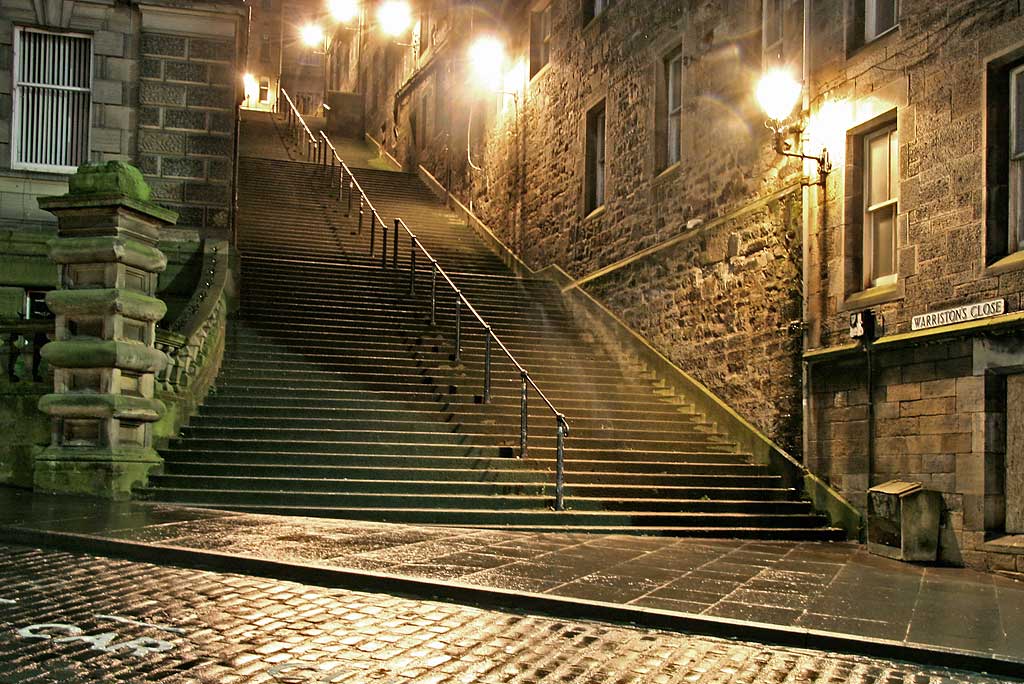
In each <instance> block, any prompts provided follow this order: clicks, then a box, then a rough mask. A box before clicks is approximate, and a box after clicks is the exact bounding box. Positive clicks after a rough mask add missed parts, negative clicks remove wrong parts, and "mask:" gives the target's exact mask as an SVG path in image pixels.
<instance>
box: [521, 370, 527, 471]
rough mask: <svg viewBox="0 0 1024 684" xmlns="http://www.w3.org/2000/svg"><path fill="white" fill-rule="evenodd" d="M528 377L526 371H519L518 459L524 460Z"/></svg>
mask: <svg viewBox="0 0 1024 684" xmlns="http://www.w3.org/2000/svg"><path fill="white" fill-rule="evenodd" d="M528 378H529V376H528V375H527V374H526V371H520V373H519V379H520V380H521V381H522V387H521V388H520V393H519V458H526V438H527V437H528V436H529V432H528V428H527V421H528V417H527V416H528V413H527V403H526V402H527V398H528V396H529V395H528V387H527V381H528Z"/></svg>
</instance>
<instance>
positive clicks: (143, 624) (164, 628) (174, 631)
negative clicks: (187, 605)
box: [96, 615, 185, 634]
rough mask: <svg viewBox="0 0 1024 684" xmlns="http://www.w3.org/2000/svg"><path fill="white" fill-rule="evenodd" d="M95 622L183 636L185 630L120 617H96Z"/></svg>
mask: <svg viewBox="0 0 1024 684" xmlns="http://www.w3.org/2000/svg"><path fill="white" fill-rule="evenodd" d="M96 619H97V620H113V621H114V622H120V623H121V624H124V625H137V626H139V627H152V628H153V629H159V630H162V631H164V632H170V633H171V634H185V630H183V629H181V628H180V627H171V626H169V625H158V624H154V623H152V622H141V621H139V620H132V619H131V618H125V617H120V616H118V615H97V616H96Z"/></svg>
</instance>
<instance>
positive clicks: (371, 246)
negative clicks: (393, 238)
mask: <svg viewBox="0 0 1024 684" xmlns="http://www.w3.org/2000/svg"><path fill="white" fill-rule="evenodd" d="M358 233H359V234H360V235H362V234H363V198H362V196H360V197H359V230H358ZM370 254H373V233H372V232H371V233H370Z"/></svg>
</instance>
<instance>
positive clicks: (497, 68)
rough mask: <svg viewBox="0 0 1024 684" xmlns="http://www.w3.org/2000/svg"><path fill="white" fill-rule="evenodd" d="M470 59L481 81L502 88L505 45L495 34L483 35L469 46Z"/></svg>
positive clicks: (486, 84)
mask: <svg viewBox="0 0 1024 684" xmlns="http://www.w3.org/2000/svg"><path fill="white" fill-rule="evenodd" d="M469 61H470V64H471V65H472V67H473V72H474V73H475V74H476V77H477V79H479V82H480V83H481V84H482V85H484V86H485V87H493V88H495V89H500V88H501V87H502V71H503V68H504V66H505V46H504V45H503V44H502V42H501V41H500V40H498V39H497V38H495V37H494V36H482V37H480V38H477V39H476V41H475V42H474V43H473V44H472V45H471V46H470V48H469Z"/></svg>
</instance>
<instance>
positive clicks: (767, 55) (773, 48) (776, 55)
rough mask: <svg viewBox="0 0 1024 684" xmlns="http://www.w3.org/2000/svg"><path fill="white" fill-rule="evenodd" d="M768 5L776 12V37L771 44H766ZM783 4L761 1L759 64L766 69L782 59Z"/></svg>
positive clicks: (774, 0)
mask: <svg viewBox="0 0 1024 684" xmlns="http://www.w3.org/2000/svg"><path fill="white" fill-rule="evenodd" d="M769 5H774V6H775V7H776V12H777V26H776V28H777V29H778V37H776V39H775V40H774V41H772V42H770V43H769V42H768V35H769V34H768V28H769V24H768V20H769V13H768V7H769ZM784 6H785V3H784V2H783V0H761V62H762V66H763V67H765V68H768V67H769V66H774V65H775V62H776V61H780V60H781V57H782V46H783V39H784V38H785V35H786V33H785V12H784V9H785V7H784Z"/></svg>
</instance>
